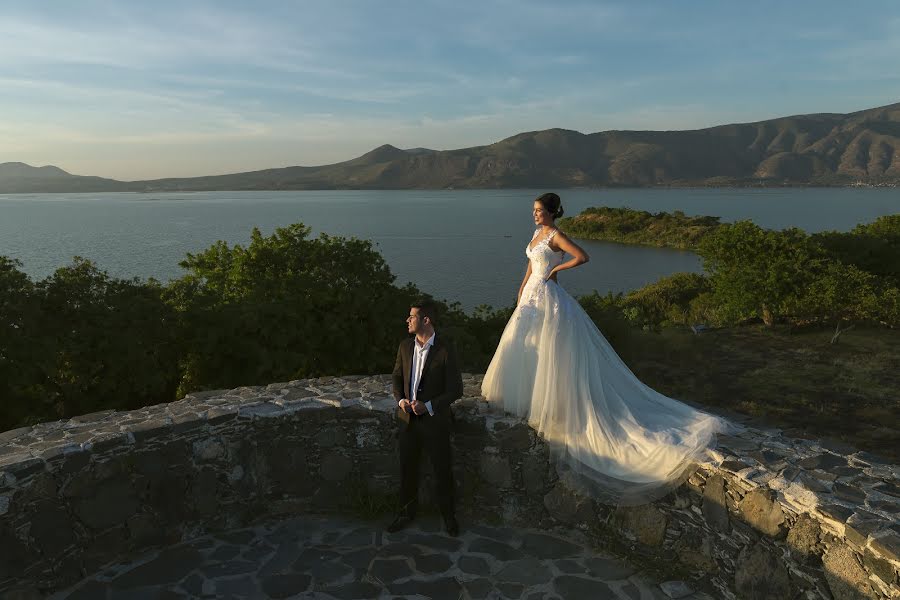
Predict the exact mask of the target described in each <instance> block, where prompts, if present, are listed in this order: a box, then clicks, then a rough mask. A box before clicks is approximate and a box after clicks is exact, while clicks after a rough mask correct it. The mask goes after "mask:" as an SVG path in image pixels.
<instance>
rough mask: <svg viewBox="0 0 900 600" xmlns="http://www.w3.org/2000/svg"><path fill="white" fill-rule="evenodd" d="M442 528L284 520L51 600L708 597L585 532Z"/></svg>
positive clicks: (204, 542) (155, 559)
mask: <svg viewBox="0 0 900 600" xmlns="http://www.w3.org/2000/svg"><path fill="white" fill-rule="evenodd" d="M439 525H440V520H439V519H438V518H436V517H423V518H422V519H419V520H417V522H416V527H412V528H410V529H407V530H405V531H403V532H400V533H397V534H388V533H384V532H383V530H382V527H381V524H380V523H372V522H366V521H360V520H354V519H350V518H342V517H319V516H308V517H298V518H292V519H288V520H283V521H275V522H271V523H266V524H262V525H258V526H255V527H250V528H245V529H239V530H234V531H229V532H227V533H217V534H214V535H207V536H204V537H200V538H197V539H194V540H191V541H189V542H184V543H181V544H178V545H176V546H172V547H169V548H166V549H163V550H161V551H156V552H152V553H148V554H145V555H143V556H141V557H139V558H138V559H137V560H134V561H131V562H127V563H122V564H117V565H115V566H112V567H108V568H106V569H104V570H103V571H102V572H100V573H97V574H95V575H94V576H92V577H89V578H88V579H86V580H84V581H82V582H81V583H79V584H78V585H77V586H74V587H73V588H71V589H69V590H65V591H61V592H58V593H56V594H54V595H53V596H51V598H54V599H60V600H61V599H66V600H76V599H79V600H80V599H90V600H99V599H107V600H112V599H119V598H121V599H126V598H127V599H128V600H145V599H146V600H149V599H154V600H155V599H172V600H175V599H178V598H322V599H330V598H337V599H351V598H366V599H369V598H398V597H399V598H434V599H448V600H459V599H466V598H472V599H475V598H492V599H493V598H523V599H527V600H537V599H548V598H557V599H562V600H577V599H585V600H605V599H615V600H668V599H669V598H684V599H686V600H687V599H690V600H701V599H702V600H711V597H710V596H708V595H705V594H703V593H700V592H693V591H691V590H690V589H688V588H686V586H685V584H683V583H681V582H676V581H672V582H665V583H662V584H658V583H656V582H655V581H653V580H651V579H650V578H648V577H646V576H645V575H642V574H641V572H640V571H639V570H638V569H636V568H634V567H632V566H629V565H628V564H626V563H624V562H622V561H620V560H618V559H616V558H613V557H611V556H608V555H604V554H600V553H598V552H596V551H595V550H593V549H591V548H590V547H589V546H587V545H585V543H584V542H583V540H582V538H581V536H580V535H579V533H578V532H577V531H564V532H555V533H552V534H551V533H548V532H541V531H537V530H528V529H514V528H507V527H491V526H484V525H471V526H467V524H466V523H461V525H462V527H463V531H462V533H461V534H460V536H459V537H458V538H450V537H447V536H445V535H443V534H442V533H441V530H440V527H439Z"/></svg>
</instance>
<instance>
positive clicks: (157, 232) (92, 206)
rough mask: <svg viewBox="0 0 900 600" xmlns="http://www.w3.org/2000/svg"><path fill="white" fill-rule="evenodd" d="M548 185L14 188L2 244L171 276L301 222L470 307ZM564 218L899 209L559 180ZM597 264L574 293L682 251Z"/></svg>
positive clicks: (524, 238) (616, 251) (822, 193)
mask: <svg viewBox="0 0 900 600" xmlns="http://www.w3.org/2000/svg"><path fill="white" fill-rule="evenodd" d="M543 191H545V190H452V191H451V190H432V191H420V190H409V191H314V192H199V193H189V194H187V193H186V194H177V193H176V194H156V193H154V194H152V195H151V196H148V195H145V194H128V193H110V194H22V195H18V194H8V195H5V196H0V254H3V255H7V256H12V257H14V258H18V259H20V260H22V262H23V263H24V268H25V270H26V271H27V272H28V273H29V274H31V275H32V276H35V277H43V276H46V275H48V274H49V273H51V272H52V271H53V270H54V269H56V268H58V267H60V266H62V265H64V264H66V263H68V262H69V261H70V260H71V257H72V256H74V255H80V256H84V257H86V258H89V259H91V260H94V261H96V262H97V263H98V264H99V266H100V267H101V268H104V269H106V270H108V271H109V272H110V273H112V274H113V275H117V276H120V277H132V276H140V277H151V276H152V277H155V278H157V279H160V280H167V279H170V278H172V277H178V276H179V275H180V274H181V270H180V268H179V267H178V262H179V261H181V260H182V259H183V258H184V255H185V254H186V253H187V252H198V251H200V250H202V249H204V248H206V247H208V246H209V245H210V244H212V243H213V242H215V241H217V240H220V239H221V240H226V241H227V242H229V243H231V244H234V243H240V244H245V243H247V242H248V240H249V238H250V230H251V229H252V228H253V227H254V226H256V227H259V228H260V230H261V231H262V232H263V233H264V234H269V233H271V232H272V231H273V230H274V229H275V228H276V227H282V226H285V225H288V224H290V223H296V222H303V223H305V224H306V225H308V226H310V227H311V228H312V229H313V232H314V233H315V234H318V233H319V232H326V233H329V234H331V235H343V236H356V237H360V238H365V239H370V240H372V241H373V243H374V244H375V247H376V248H377V249H378V250H379V251H380V252H381V253H382V255H383V256H384V257H385V259H386V260H387V262H388V264H389V265H390V266H391V270H392V271H393V272H394V274H395V275H396V276H397V280H398V283H404V282H406V281H412V282H414V283H415V284H416V285H418V286H419V287H420V288H422V289H423V290H425V291H428V292H430V293H432V294H434V295H435V296H437V297H439V298H446V299H448V300H457V301H459V302H460V303H461V304H462V305H463V306H464V307H465V308H472V307H474V306H476V305H478V304H483V303H487V304H492V305H494V306H505V305H510V304H513V303H514V302H515V297H516V292H517V291H518V288H519V284H520V283H521V281H522V277H523V276H524V274H525V268H526V259H525V245H526V244H527V242H528V240H530V239H531V232H532V227H533V222H532V220H531V203H532V200H533V199H534V198H535V197H536V196H537V195H539V194H540V193H541V192H543ZM560 194H561V196H562V199H563V206H564V207H565V210H566V214H567V215H575V214H577V213H578V212H580V211H581V210H583V209H584V208H586V207H588V206H601V205H605V206H629V207H631V208H637V209H643V210H649V211H651V212H658V211H673V210H682V211H684V212H685V213H686V214H689V215H694V214H709V215H716V216H721V217H722V218H723V220H725V221H732V220H737V219H743V218H750V219H752V220H753V221H755V222H756V223H758V224H760V225H761V226H763V227H771V228H783V227H789V226H797V227H802V228H804V229H806V230H808V231H821V230H824V229H838V230H847V229H850V228H852V227H853V226H854V225H856V224H857V223H860V222H866V221H871V220H873V219H874V218H875V217H877V216H879V215H884V214H892V213H896V212H900V190H896V189H852V188H840V189H774V190H749V189H722V190H707V189H698V190H684V189H681V190H655V189H653V190H640V189H633V190H561V191H560ZM582 245H583V246H584V248H585V249H586V250H587V251H588V253H589V254H590V255H591V261H590V262H589V263H588V264H586V265H584V266H582V267H579V268H578V269H574V270H569V271H565V272H563V273H560V276H559V279H560V284H561V285H563V286H564V287H565V288H566V289H568V290H569V291H570V292H571V293H573V294H575V295H580V294H585V293H589V292H591V291H593V290H595V289H596V290H598V291H600V292H601V293H603V292H607V291H626V290H629V289H634V288H636V287H640V286H641V285H644V284H646V283H650V282H652V281H655V280H657V279H658V278H660V277H662V276H665V275H668V274H671V273H674V272H678V271H700V270H701V263H700V260H699V258H698V257H697V256H695V255H694V254H693V253H690V252H684V251H677V250H667V249H659V248H643V247H635V246H625V245H620V244H609V243H600V242H584V243H583V244H582Z"/></svg>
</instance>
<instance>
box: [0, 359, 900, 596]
mask: <svg viewBox="0 0 900 600" xmlns="http://www.w3.org/2000/svg"><path fill="white" fill-rule="evenodd" d="M464 379H465V385H466V394H467V396H466V397H465V398H463V399H462V400H460V401H459V402H458V403H457V404H455V405H454V410H455V414H456V429H455V434H454V446H455V452H456V458H455V468H456V471H457V474H456V479H457V487H458V489H457V495H458V500H459V505H460V511H461V513H462V516H463V517H465V515H466V513H469V514H471V515H472V516H473V517H474V516H478V517H479V518H484V516H485V515H490V516H492V517H493V518H494V519H495V520H497V521H503V522H506V523H509V524H513V525H527V526H528V527H549V526H551V525H555V524H558V523H564V524H567V525H569V526H575V527H578V528H580V529H582V530H583V531H584V532H585V534H586V535H589V536H593V537H594V538H595V539H596V540H597V542H598V543H599V544H601V545H606V546H614V547H615V548H617V549H619V550H620V551H623V552H627V553H629V554H630V555H632V556H645V557H647V558H648V559H651V560H655V561H665V564H666V565H678V567H677V568H678V569H679V570H680V572H681V573H683V574H684V576H685V577H687V578H690V579H692V580H693V582H694V585H695V586H696V587H700V588H705V589H707V590H709V591H714V593H715V594H716V595H717V597H722V598H733V597H740V598H766V599H768V598H835V599H838V600H840V599H842V598H897V597H900V587H898V571H900V560H898V559H900V525H898V515H900V481H898V477H900V469H898V467H897V466H896V465H892V464H886V463H884V462H883V461H881V460H879V459H878V458H877V457H875V456H872V455H870V454H868V453H865V452H857V451H855V450H854V449H852V448H849V447H844V446H836V445H823V444H821V443H819V442H816V441H814V440H802V439H791V438H787V437H784V436H782V435H781V434H780V432H778V431H777V430H762V429H754V428H749V427H748V428H746V429H745V430H744V431H743V432H741V433H740V434H739V435H738V436H736V437H729V436H722V437H721V438H720V440H719V447H718V448H717V449H716V450H715V451H713V452H711V455H710V460H709V461H708V462H706V463H704V464H701V465H699V468H698V469H697V472H696V473H695V474H694V475H693V476H692V477H691V478H690V479H689V480H688V481H687V482H686V483H685V484H684V485H683V486H682V487H681V488H679V489H678V490H677V491H676V492H674V493H673V494H670V495H669V496H667V497H666V498H664V499H662V500H660V501H658V502H656V503H654V504H652V505H648V506H642V507H633V508H615V507H609V506H604V505H602V504H599V503H597V502H595V501H593V500H592V499H590V498H585V497H582V496H579V495H577V494H575V493H573V492H571V491H570V490H569V489H568V488H567V487H566V486H565V485H564V483H563V482H561V481H560V480H559V478H558V476H557V474H556V472H555V470H554V469H553V468H552V466H551V465H550V462H549V456H548V452H547V448H546V446H545V445H544V444H543V442H542V441H541V440H540V439H539V438H538V436H536V435H535V433H534V431H533V430H532V429H531V428H529V427H528V426H527V425H525V424H523V423H522V422H521V421H519V420H518V419H515V418H512V417H510V416H508V415H503V414H497V413H496V412H493V411H492V410H491V407H490V406H489V405H488V404H487V403H486V402H484V401H483V400H482V399H480V398H479V397H478V394H479V387H480V376H475V375H467V376H465V378H464ZM389 388H390V379H389V377H388V376H372V377H333V378H332V377H327V378H319V379H311V380H301V381H292V382H289V383H282V384H271V385H268V386H262V387H244V388H237V389H234V390H219V391H209V392H202V393H197V394H191V395H189V396H187V397H185V398H184V399H183V400H181V401H178V402H173V403H170V404H161V405H157V406H151V407H146V408H143V409H140V410H135V411H128V412H115V411H104V412H99V413H94V414H90V415H83V416H80V417H75V418H72V419H69V420H67V421H56V422H52V423H42V424H39V425H36V426H34V427H26V428H21V429H16V430H12V431H7V432H4V433H0V548H2V549H3V552H2V553H0V595H4V594H10V595H12V594H19V597H40V596H41V595H43V594H46V593H49V592H51V591H53V590H55V589H58V588H60V587H62V586H65V585H68V584H71V583H73V582H76V581H78V580H80V579H81V578H83V577H84V576H85V575H87V574H90V573H93V572H95V571H96V570H98V569H99V568H101V567H103V566H104V565H106V564H108V563H110V562H111V561H114V560H115V559H117V558H119V557H122V556H123V555H128V554H133V553H135V552H140V551H143V550H146V549H147V548H151V547H157V546H163V545H169V544H172V543H176V542H179V541H182V540H186V539H191V538H193V537H196V536H198V535H201V534H203V533H205V532H206V531H214V530H222V529H224V528H234V527H238V526H242V525H245V524H248V523H251V522H254V521H256V520H259V519H261V518H264V517H268V516H272V515H282V514H285V515H290V514H299V513H306V512H323V511H324V512H332V511H338V512H339V511H348V510H349V511H360V510H363V511H366V510H368V511H375V510H378V509H385V508H388V507H389V506H390V502H391V496H392V494H393V493H394V491H395V490H396V489H397V486H398V477H399V468H398V465H397V463H396V450H395V448H396V441H395V425H394V423H393V411H394V406H395V405H394V401H393V399H392V398H391V395H390V391H389ZM423 479H424V481H423V487H422V498H421V499H422V505H423V506H427V505H429V504H430V503H431V502H432V500H433V499H432V500H429V497H430V495H431V486H430V481H429V477H428V476H427V475H426V476H425V477H424V478H423Z"/></svg>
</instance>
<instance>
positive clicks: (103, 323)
mask: <svg viewBox="0 0 900 600" xmlns="http://www.w3.org/2000/svg"><path fill="white" fill-rule="evenodd" d="M36 291H37V295H38V298H39V302H40V312H41V319H42V323H41V327H40V329H39V331H38V337H39V338H43V339H44V340H45V342H44V343H45V346H44V347H46V348H47V349H48V356H46V357H45V361H44V365H45V366H44V373H43V374H42V377H41V381H42V385H43V396H44V398H45V400H46V401H47V402H50V403H52V405H53V411H54V412H55V416H56V417H57V418H59V417H65V416H70V415H78V414H84V413H88V412H93V411H96V410H101V409H106V408H138V407H141V406H145V405H148V404H157V403H160V402H168V401H171V400H173V399H174V394H175V389H176V386H177V383H178V363H179V349H178V347H177V331H176V324H175V318H174V317H175V314H174V312H173V311H172V310H171V309H170V308H169V307H168V306H166V304H165V303H164V302H163V300H162V288H161V287H160V285H159V284H158V283H157V282H155V281H153V280H151V281H149V282H142V281H140V280H138V279H131V280H124V279H115V278H112V277H110V276H109V275H108V274H107V273H106V272H105V271H101V270H100V269H98V268H97V267H96V266H95V265H94V264H93V263H92V262H90V261H88V260H85V259H83V258H79V257H75V258H74V260H73V262H72V265H70V266H66V267H63V268H60V269H57V270H56V272H54V273H53V274H52V275H51V276H50V277H48V278H46V279H45V280H43V281H41V282H40V283H38V284H37V286H36Z"/></svg>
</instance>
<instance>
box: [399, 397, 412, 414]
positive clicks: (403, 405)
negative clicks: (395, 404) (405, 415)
mask: <svg viewBox="0 0 900 600" xmlns="http://www.w3.org/2000/svg"><path fill="white" fill-rule="evenodd" d="M410 408H412V405H411V404H410V403H409V400H407V399H406V398H404V399H403V400H401V401H400V410H402V411H403V412H409V410H410Z"/></svg>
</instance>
